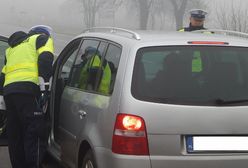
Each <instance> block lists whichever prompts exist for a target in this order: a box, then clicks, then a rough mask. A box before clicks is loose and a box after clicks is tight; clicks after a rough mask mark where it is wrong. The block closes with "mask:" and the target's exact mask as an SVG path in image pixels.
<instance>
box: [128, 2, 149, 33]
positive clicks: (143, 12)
mask: <svg viewBox="0 0 248 168" xmlns="http://www.w3.org/2000/svg"><path fill="white" fill-rule="evenodd" d="M153 2H154V0H129V3H130V4H132V5H135V7H136V9H137V11H138V17H139V28H140V29H141V30H145V29H147V24H148V19H149V16H150V8H151V6H152V3H153Z"/></svg>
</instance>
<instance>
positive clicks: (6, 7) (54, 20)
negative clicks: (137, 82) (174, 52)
mask: <svg viewBox="0 0 248 168" xmlns="http://www.w3.org/2000/svg"><path fill="white" fill-rule="evenodd" d="M79 1H80V0H0V34H1V35H4V36H9V35H10V34H11V33H13V32H14V31H17V30H24V31H28V29H29V28H30V27H32V26H33V25H37V24H46V25H50V26H51V27H53V29H54V32H55V35H56V38H57V39H56V42H57V44H56V45H57V46H58V49H57V51H59V50H61V48H63V46H64V45H65V44H66V43H67V42H68V41H69V40H70V39H71V38H73V36H75V35H77V34H79V33H81V32H82V31H83V30H84V29H85V25H84V22H83V14H82V7H81V6H80V5H79V3H78V2H79ZM232 1H233V0H207V1H204V2H205V3H206V5H207V10H208V13H209V14H208V16H207V19H206V22H205V26H206V27H209V28H216V27H217V25H216V23H215V22H214V19H216V18H215V17H216V14H215V11H216V10H218V7H223V6H224V5H227V4H230V3H231V2H232ZM234 2H236V3H237V2H241V3H245V4H246V5H244V6H248V1H247V0H235V1H234ZM247 8H248V7H247ZM111 12H112V11H110V12H107V13H106V14H102V15H99V16H98V17H97V18H96V26H117V27H124V28H131V29H135V28H137V25H138V24H137V17H130V14H129V15H128V12H127V9H126V8H120V9H118V11H115V13H113V12H112V13H111ZM109 15H110V16H111V17H114V19H109ZM185 16H186V17H185V20H184V25H185V26H187V25H188V18H187V17H188V15H187V14H185ZM166 22H169V23H168V24H167V25H166V26H165V27H164V28H163V29H164V30H175V26H174V24H175V23H174V22H173V19H171V18H167V20H166Z"/></svg>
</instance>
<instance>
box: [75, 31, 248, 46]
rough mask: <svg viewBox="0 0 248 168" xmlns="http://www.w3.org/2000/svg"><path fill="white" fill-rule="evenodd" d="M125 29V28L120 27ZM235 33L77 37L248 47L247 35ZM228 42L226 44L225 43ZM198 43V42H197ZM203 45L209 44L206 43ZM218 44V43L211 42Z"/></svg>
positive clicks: (93, 34)
mask: <svg viewBox="0 0 248 168" xmlns="http://www.w3.org/2000/svg"><path fill="white" fill-rule="evenodd" d="M117 29H118V28H117ZM121 30H125V29H121ZM236 33H237V34H236V35H230V34H216V33H202V32H199V33H196V32H178V31H170V32H168V31H167V32H166V31H151V30H145V31H139V30H137V31H129V30H127V32H125V31H120V32H117V31H115V32H113V31H93V32H91V31H88V32H85V33H82V34H81V35H79V36H78V37H94V38H100V39H107V40H110V41H114V42H116V43H119V44H121V45H129V46H130V45H131V46H134V45H139V46H160V45H193V44H190V43H189V42H192V41H201V42H224V43H225V46H241V47H248V35H247V37H246V36H245V37H242V36H241V35H239V32H236ZM227 44H228V45H227ZM198 45H199V44H198ZM203 45H209V44H207V43H205V44H203ZM211 45H220V44H211Z"/></svg>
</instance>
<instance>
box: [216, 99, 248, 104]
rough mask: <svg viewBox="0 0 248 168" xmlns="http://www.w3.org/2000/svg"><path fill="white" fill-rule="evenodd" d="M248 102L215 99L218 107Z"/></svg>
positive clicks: (245, 100) (246, 100)
mask: <svg viewBox="0 0 248 168" xmlns="http://www.w3.org/2000/svg"><path fill="white" fill-rule="evenodd" d="M245 102H248V99H237V100H224V99H216V100H215V103H216V104H218V105H228V104H237V103H245Z"/></svg>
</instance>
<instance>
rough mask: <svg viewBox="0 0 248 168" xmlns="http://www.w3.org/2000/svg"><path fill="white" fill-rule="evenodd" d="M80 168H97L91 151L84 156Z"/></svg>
mask: <svg viewBox="0 0 248 168" xmlns="http://www.w3.org/2000/svg"><path fill="white" fill-rule="evenodd" d="M82 168H97V167H96V161H95V158H94V156H93V152H92V150H88V151H87V153H86V155H85V156H84V159H83V164H82Z"/></svg>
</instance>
